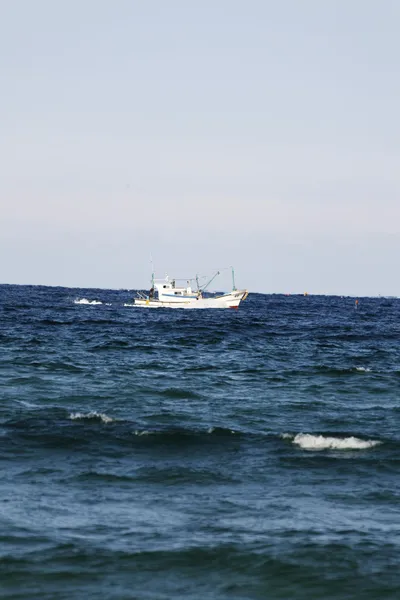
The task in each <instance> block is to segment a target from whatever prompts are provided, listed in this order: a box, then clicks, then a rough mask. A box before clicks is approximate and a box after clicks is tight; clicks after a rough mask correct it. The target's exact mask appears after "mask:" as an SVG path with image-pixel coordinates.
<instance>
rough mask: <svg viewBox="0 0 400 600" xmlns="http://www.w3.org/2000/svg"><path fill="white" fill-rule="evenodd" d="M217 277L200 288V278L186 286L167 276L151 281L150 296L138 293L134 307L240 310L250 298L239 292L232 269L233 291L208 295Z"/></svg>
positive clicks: (188, 282)
mask: <svg viewBox="0 0 400 600" xmlns="http://www.w3.org/2000/svg"><path fill="white" fill-rule="evenodd" d="M219 274H220V272H219V271H217V272H216V273H215V275H213V277H212V278H211V279H210V280H209V281H208V283H207V284H206V285H204V286H203V287H200V285H199V278H198V276H196V278H195V280H193V279H189V280H184V281H186V286H179V285H177V281H180V280H176V279H171V280H170V278H169V277H168V276H166V277H165V279H154V273H153V275H152V279H151V289H150V292H149V293H148V294H144V293H142V292H138V293H137V296H136V297H135V298H134V300H133V301H134V305H135V306H138V307H143V308H239V304H240V303H241V302H242V301H243V300H245V299H246V298H247V296H248V291H247V290H238V289H236V286H235V274H234V270H233V269H232V291H231V292H228V293H226V294H220V295H218V294H215V295H213V296H210V295H209V294H208V293H207V295H206V292H205V291H206V288H207V287H208V286H209V285H210V283H211V282H212V281H213V280H214V279H215V277H217V275H219ZM192 281H196V283H197V289H195V290H193V289H192V286H191V282H192Z"/></svg>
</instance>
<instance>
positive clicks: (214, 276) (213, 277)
mask: <svg viewBox="0 0 400 600" xmlns="http://www.w3.org/2000/svg"><path fill="white" fill-rule="evenodd" d="M217 275H220V272H219V271H217V272H216V273H215V275H213V276H212V277H211V279H210V281H209V282H208V283H206V285H205V286H204V287H203V289H202V290H201V291H202V292H204V290H205V289H206V288H207V287H208V286H209V285H210V283H211V282H212V281H214V279H215V278H216V276H217Z"/></svg>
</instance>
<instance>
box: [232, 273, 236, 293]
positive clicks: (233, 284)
mask: <svg viewBox="0 0 400 600" xmlns="http://www.w3.org/2000/svg"><path fill="white" fill-rule="evenodd" d="M231 269H232V291H233V292H235V291H236V285H235V269H234V268H233V267H231Z"/></svg>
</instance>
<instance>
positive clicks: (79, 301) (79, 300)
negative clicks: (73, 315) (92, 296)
mask: <svg viewBox="0 0 400 600" xmlns="http://www.w3.org/2000/svg"><path fill="white" fill-rule="evenodd" d="M74 304H90V305H91V306H94V305H96V304H103V303H102V302H100V300H88V299H87V298H76V300H74Z"/></svg>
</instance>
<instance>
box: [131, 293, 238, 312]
mask: <svg viewBox="0 0 400 600" xmlns="http://www.w3.org/2000/svg"><path fill="white" fill-rule="evenodd" d="M247 295H248V292H247V290H235V291H233V292H230V293H229V294H224V295H223V296H217V297H215V298H190V299H185V298H179V299H178V298H177V299H174V300H173V301H171V302H166V301H165V300H162V301H160V300H150V299H147V300H146V299H142V298H135V299H134V306H136V307H138V308H139V307H140V308H239V304H240V303H241V302H242V301H243V300H245V299H246V298H247Z"/></svg>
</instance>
